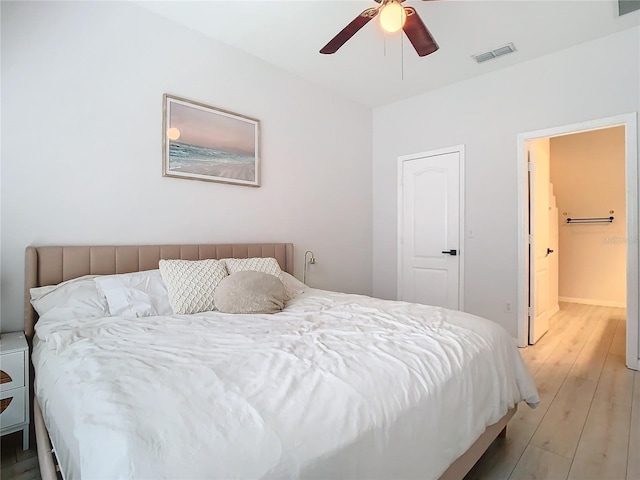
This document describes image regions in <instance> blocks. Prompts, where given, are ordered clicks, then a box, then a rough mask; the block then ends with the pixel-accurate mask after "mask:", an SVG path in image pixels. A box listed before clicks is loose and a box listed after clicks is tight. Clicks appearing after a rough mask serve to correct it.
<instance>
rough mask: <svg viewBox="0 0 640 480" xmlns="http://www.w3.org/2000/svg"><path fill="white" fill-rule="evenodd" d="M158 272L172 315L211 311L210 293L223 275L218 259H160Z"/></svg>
mask: <svg viewBox="0 0 640 480" xmlns="http://www.w3.org/2000/svg"><path fill="white" fill-rule="evenodd" d="M160 273H161V274H162V279H163V280H164V283H165V285H166V286H167V292H168V293H169V303H170V304H171V308H172V309H173V313H175V314H176V315H179V314H189V313H200V312H210V311H211V310H213V309H214V308H215V303H214V299H213V293H214V292H215V290H216V287H217V286H218V284H219V283H220V281H221V280H222V279H223V278H224V277H226V276H227V270H226V268H225V266H224V263H222V262H220V261H218V260H160Z"/></svg>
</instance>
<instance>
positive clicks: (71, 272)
mask: <svg viewBox="0 0 640 480" xmlns="http://www.w3.org/2000/svg"><path fill="white" fill-rule="evenodd" d="M250 257H273V258H275V259H276V260H277V261H278V263H279V264H280V268H282V270H284V271H285V272H288V273H290V274H292V275H293V244H292V243H238V244H222V245H118V246H43V247H33V246H30V247H27V249H26V253H25V294H24V295H25V296H24V331H25V334H26V335H27V338H31V337H32V336H33V328H34V325H35V323H36V322H37V321H38V316H37V314H36V312H35V310H34V309H33V307H32V306H31V303H30V299H31V297H30V294H29V289H30V288H34V287H41V286H44V285H55V284H57V283H60V282H64V281H65V280H70V279H72V278H76V277H81V276H83V275H111V274H114V273H130V272H140V271H143V270H154V269H156V268H158V263H159V261H160V260H161V259H173V258H179V259H183V260H204V259H207V258H215V259H218V258H250Z"/></svg>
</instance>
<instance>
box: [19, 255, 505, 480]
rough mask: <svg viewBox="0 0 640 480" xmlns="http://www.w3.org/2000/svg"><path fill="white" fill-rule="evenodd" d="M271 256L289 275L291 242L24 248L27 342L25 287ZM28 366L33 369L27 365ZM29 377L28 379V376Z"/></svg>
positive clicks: (459, 473)
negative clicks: (167, 264) (168, 265)
mask: <svg viewBox="0 0 640 480" xmlns="http://www.w3.org/2000/svg"><path fill="white" fill-rule="evenodd" d="M250 257H273V258H275V259H276V260H277V261H278V263H279V264H280V268H281V269H282V270H283V271H285V272H288V273H290V274H291V275H293V244H292V243H250V244H221V245H126V246H125V245H118V246H41V247H34V246H29V247H27V249H26V252H25V293H24V313H25V314H24V331H25V334H26V337H27V339H28V341H29V345H30V346H32V342H31V340H32V338H33V334H34V326H35V324H36V322H37V321H38V315H37V313H36V312H35V310H34V309H33V307H32V306H31V303H30V298H31V297H30V293H29V289H31V288H35V287H41V286H44V285H55V284H58V283H60V282H64V281H66V280H70V279H72V278H76V277H81V276H83V275H111V274H115V273H131V272H139V271H143V270H153V269H157V268H158V263H159V261H160V260H161V259H183V260H204V259H220V258H250ZM32 368H33V367H32ZM34 377H35V375H32V376H31V377H30V378H34ZM31 405H33V417H32V418H33V419H34V424H35V435H36V444H37V449H38V462H39V464H40V473H41V475H42V480H56V479H57V478H58V474H57V473H56V467H55V465H54V458H53V455H52V448H51V442H50V439H49V433H48V431H47V428H46V425H45V423H44V419H43V417H42V411H41V410H40V407H39V405H38V402H37V400H36V399H35V396H34V394H33V384H32V385H31ZM515 412H516V407H514V408H512V409H511V410H509V411H508V412H507V413H506V415H505V416H504V417H502V418H501V419H500V420H499V421H498V422H496V423H495V424H493V425H490V426H489V427H487V429H486V430H485V432H484V433H483V434H482V435H481V436H480V438H478V440H476V442H475V443H474V444H473V445H472V446H471V447H470V448H469V450H467V451H466V452H465V453H464V454H462V455H461V456H460V457H459V458H458V459H457V460H456V461H455V462H454V463H452V464H451V465H450V466H449V468H448V469H447V470H446V471H445V472H444V473H443V474H442V476H441V477H440V480H454V479H458V480H461V479H463V478H464V476H465V475H466V474H467V473H468V472H469V470H471V468H472V467H473V465H474V464H475V463H476V462H477V461H478V459H479V458H480V457H481V456H482V454H483V453H484V452H485V451H486V450H487V448H489V445H491V443H492V442H493V441H494V440H495V439H496V438H497V437H498V436H505V435H506V429H507V423H508V422H509V420H510V419H511V417H513V415H514V414H515Z"/></svg>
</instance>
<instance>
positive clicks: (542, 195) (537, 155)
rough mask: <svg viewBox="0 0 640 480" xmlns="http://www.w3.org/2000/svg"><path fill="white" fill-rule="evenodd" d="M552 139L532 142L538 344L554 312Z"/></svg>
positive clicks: (532, 338)
mask: <svg viewBox="0 0 640 480" xmlns="http://www.w3.org/2000/svg"><path fill="white" fill-rule="evenodd" d="M549 143H550V142H549V139H548V138H543V139H539V140H533V141H531V142H529V143H528V148H529V163H530V167H529V169H530V173H529V195H530V197H529V223H530V225H529V233H530V234H531V237H530V238H531V242H530V248H529V252H530V253H529V258H530V268H529V275H530V277H529V278H530V280H529V343H530V344H532V345H533V344H534V343H536V342H537V341H538V340H539V339H540V337H542V335H544V334H545V333H546V332H547V330H549V319H550V318H551V315H552V314H553V311H552V309H551V298H550V293H551V290H550V287H551V278H550V275H551V268H550V267H551V259H550V258H549V255H552V254H554V253H555V252H553V251H551V250H553V249H552V248H551V239H550V232H549V215H550V212H549V189H550V183H551V168H550V161H549Z"/></svg>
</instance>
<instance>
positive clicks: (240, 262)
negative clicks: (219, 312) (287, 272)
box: [223, 257, 295, 300]
mask: <svg viewBox="0 0 640 480" xmlns="http://www.w3.org/2000/svg"><path fill="white" fill-rule="evenodd" d="M223 261H224V263H225V265H226V266H227V271H228V272H229V275H232V274H234V273H238V272H245V271H247V270H253V271H254V272H263V273H268V274H269V275H273V276H274V277H277V278H279V279H280V281H281V282H282V283H283V285H284V290H285V295H286V298H285V300H291V299H292V298H293V297H295V292H293V291H291V289H289V288H288V287H287V284H286V283H285V282H284V281H283V279H282V270H281V269H280V264H279V263H278V261H277V260H276V259H275V258H273V257H264V258H261V257H254V258H225V259H224V260H223Z"/></svg>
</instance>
